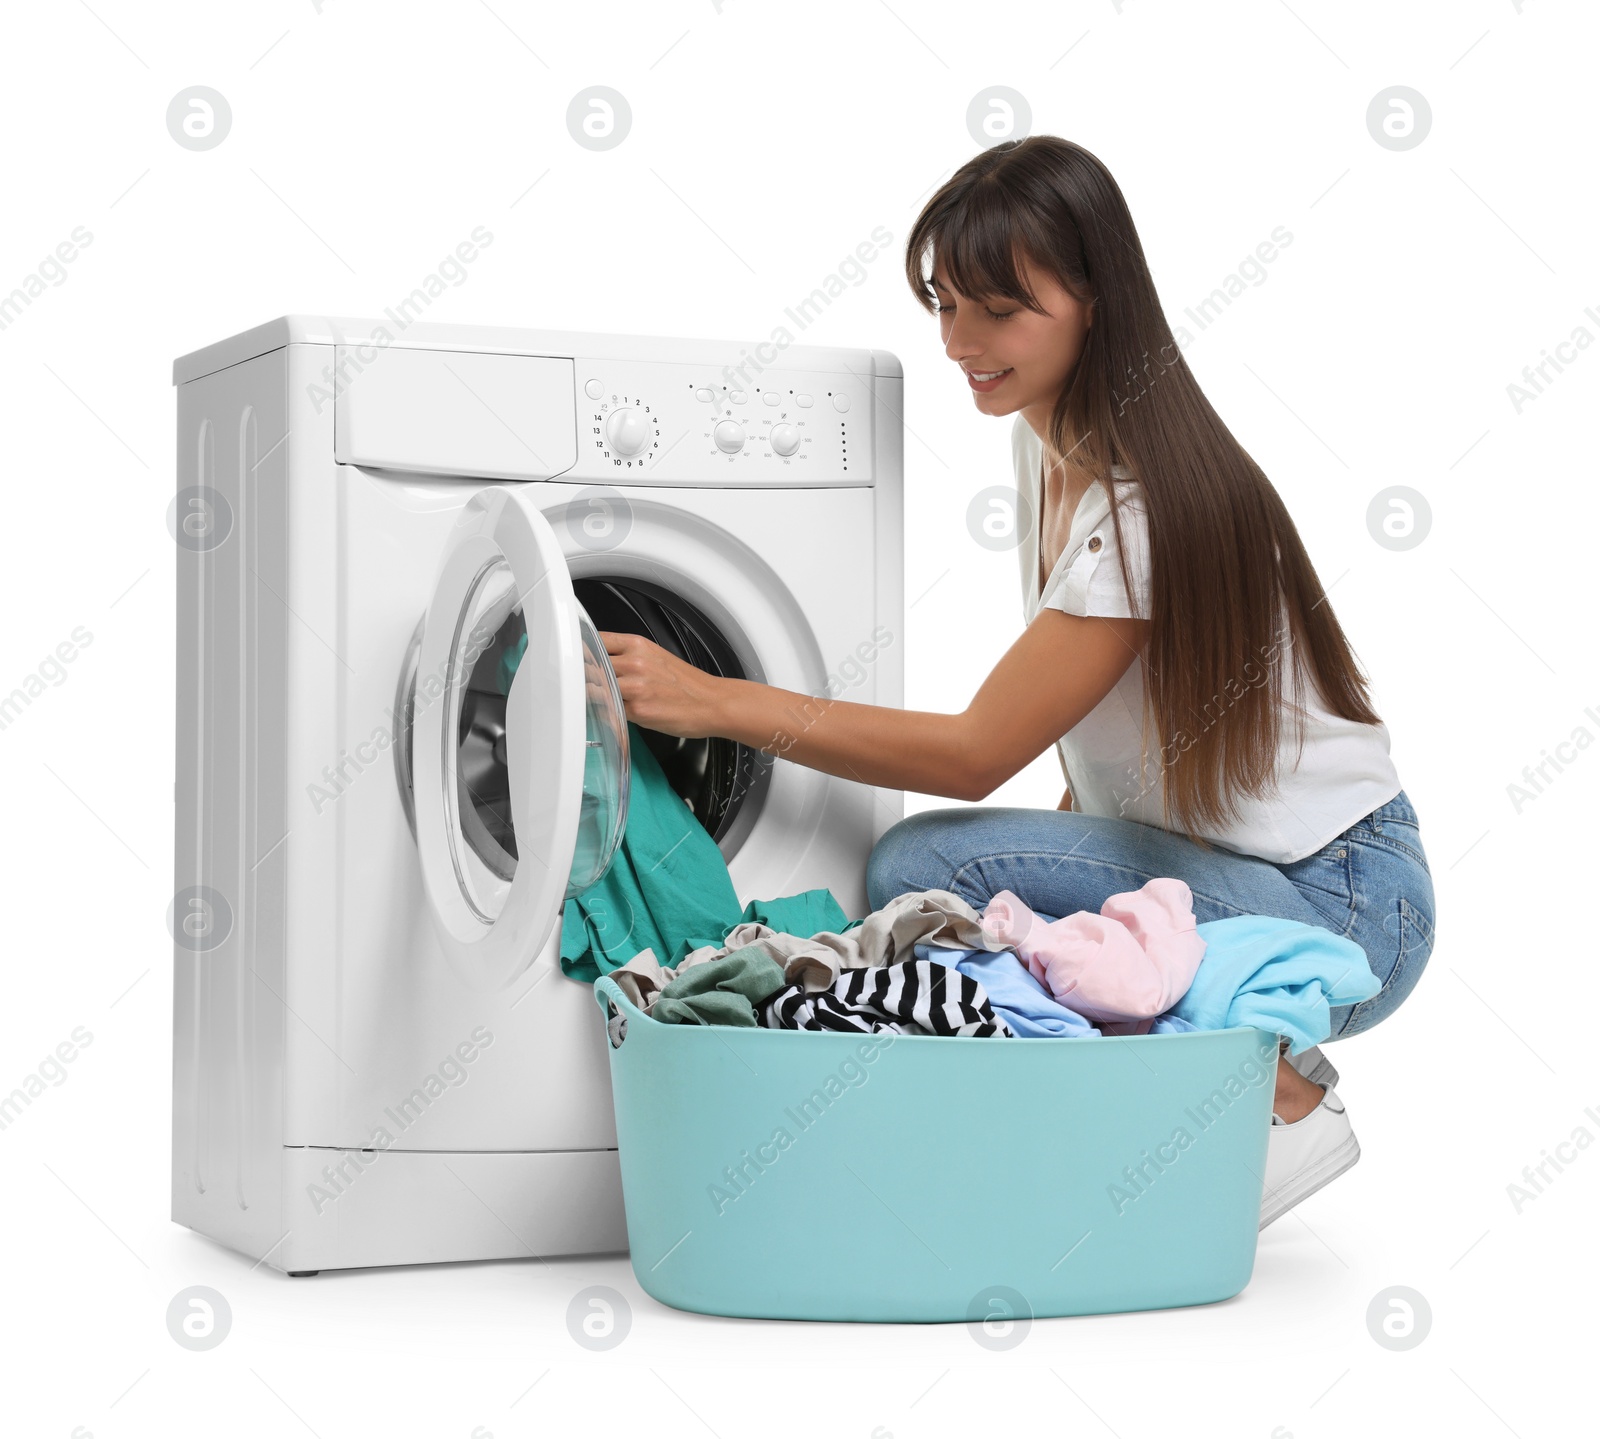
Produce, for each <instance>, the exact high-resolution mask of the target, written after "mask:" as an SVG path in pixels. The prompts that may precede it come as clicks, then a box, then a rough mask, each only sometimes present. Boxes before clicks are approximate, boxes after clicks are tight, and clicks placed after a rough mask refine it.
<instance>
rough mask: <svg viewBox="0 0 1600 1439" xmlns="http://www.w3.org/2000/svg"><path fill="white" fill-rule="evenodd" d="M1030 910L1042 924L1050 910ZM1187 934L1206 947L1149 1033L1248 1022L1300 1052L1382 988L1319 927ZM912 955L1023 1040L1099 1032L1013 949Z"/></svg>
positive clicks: (1287, 925) (1260, 922) (1217, 923)
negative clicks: (932, 964)
mask: <svg viewBox="0 0 1600 1439" xmlns="http://www.w3.org/2000/svg"><path fill="white" fill-rule="evenodd" d="M1038 918H1039V919H1040V920H1041V921H1042V922H1043V923H1045V924H1050V923H1052V922H1053V919H1054V916H1052V915H1046V914H1040V915H1039V916H1038ZM1195 933H1196V934H1198V935H1199V936H1200V938H1201V939H1203V940H1205V942H1206V952H1205V957H1204V958H1203V959H1202V960H1201V961H1200V968H1199V969H1198V970H1197V971H1196V972H1195V977H1194V983H1193V984H1191V985H1190V986H1189V990H1188V993H1186V994H1185V995H1184V996H1183V998H1182V999H1180V1000H1179V1001H1178V1002H1177V1004H1175V1005H1174V1006H1173V1007H1172V1008H1171V1009H1170V1010H1168V1011H1167V1013H1165V1014H1163V1015H1161V1016H1160V1017H1159V1018H1157V1019H1156V1021H1155V1023H1154V1024H1152V1025H1151V1026H1150V1030H1149V1033H1151V1034H1185V1033H1187V1032H1189V1031H1190V1030H1194V1029H1233V1028H1235V1027H1237V1026H1239V1025H1254V1026H1256V1027H1257V1028H1260V1029H1265V1030H1267V1031H1268V1032H1269V1033H1271V1034H1282V1035H1286V1036H1288V1039H1289V1052H1290V1053H1291V1054H1299V1053H1301V1052H1302V1051H1303V1050H1307V1049H1309V1048H1310V1047H1311V1046H1312V1045H1313V1044H1320V1043H1322V1041H1323V1040H1325V1039H1327V1038H1328V1030H1329V1011H1330V1009H1331V1007H1332V1006H1334V1005H1338V1004H1358V1003H1360V1002H1361V1001H1363V1000H1367V999H1371V998H1372V996H1373V995H1375V994H1376V993H1377V992H1378V990H1379V989H1380V988H1381V987H1382V985H1381V983H1380V981H1379V979H1378V977H1377V975H1375V974H1374V973H1373V972H1372V970H1371V969H1370V968H1368V966H1367V958H1366V955H1365V954H1364V953H1363V951H1362V949H1361V946H1360V945H1358V944H1356V943H1355V941H1353V940H1349V939H1343V938H1341V937H1340V936H1339V935H1337V934H1334V933H1333V931H1332V930H1328V929H1323V928H1321V927H1320V926H1318V925H1314V924H1301V923H1300V922H1299V921H1298V920H1293V919H1273V918H1272V917H1271V916H1270V915H1264V914H1241V915H1237V916H1235V917H1234V918H1232V919H1214V920H1210V921H1208V922H1207V923H1205V924H1200V925H1196V926H1195ZM916 953H917V957H918V958H919V959H932V960H936V961H938V962H939V963H940V964H948V965H953V966H954V967H955V968H956V969H957V970H959V971H960V972H961V973H962V974H965V975H969V976H970V977H971V978H973V979H976V980H977V981H978V982H979V983H980V984H981V985H982V986H983V987H984V989H985V990H987V991H988V994H989V1003H990V1004H991V1005H992V1006H993V1007H994V1011H995V1013H996V1014H1002V1015H1003V1016H1004V1018H1005V1021H1006V1023H1007V1024H1009V1025H1010V1026H1011V1027H1012V1029H1014V1030H1015V1031H1016V1032H1017V1033H1018V1034H1019V1035H1021V1036H1023V1037H1024V1038H1028V1039H1038V1038H1046V1037H1049V1038H1089V1037H1092V1036H1093V1037H1097V1036H1099V1034H1100V1031H1099V1030H1098V1029H1097V1028H1095V1026H1094V1025H1092V1024H1090V1023H1089V1021H1088V1020H1087V1019H1085V1018H1084V1017H1083V1016H1082V1015H1081V1014H1078V1013H1077V1012H1076V1011H1075V1010H1071V1009H1068V1008H1067V1007H1066V1006H1065V1005H1063V1004H1060V1003H1058V1002H1057V1001H1056V1000H1055V999H1053V998H1052V997H1051V995H1050V992H1049V990H1047V989H1046V988H1045V987H1044V985H1042V984H1041V983H1040V982H1039V981H1038V980H1037V979H1035V978H1034V977H1033V975H1032V974H1030V973H1029V972H1028V969H1027V966H1025V965H1024V964H1023V963H1022V961H1021V960H1020V959H1019V958H1018V957H1017V955H1016V953H1015V951H1013V950H1009V949H997V950H981V949H944V948H941V947H940V946H938V945H932V944H919V945H917V946H916Z"/></svg>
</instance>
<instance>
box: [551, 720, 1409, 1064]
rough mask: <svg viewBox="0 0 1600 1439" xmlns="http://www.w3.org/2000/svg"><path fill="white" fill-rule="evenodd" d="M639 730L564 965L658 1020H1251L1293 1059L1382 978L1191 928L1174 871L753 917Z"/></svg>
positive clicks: (950, 1023)
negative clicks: (615, 841) (600, 866)
mask: <svg viewBox="0 0 1600 1439" xmlns="http://www.w3.org/2000/svg"><path fill="white" fill-rule="evenodd" d="M629 729H630V731H633V730H634V727H633V725H632V724H631V723H630V725H629ZM629 738H630V741H631V743H630V751H631V760H632V767H633V781H632V785H633V788H632V794H631V796H630V800H629V809H628V821H627V826H626V828H625V831H624V834H623V839H622V842H621V844H620V845H619V847H618V850H617V853H616V856H615V858H614V859H613V861H612V864H611V866H610V867H609V868H608V869H607V871H606V873H605V874H604V875H603V876H602V877H601V879H600V880H599V881H598V882H597V883H596V884H594V885H592V886H591V887H590V888H589V889H587V890H585V891H584V892H583V893H581V894H579V895H577V896H575V897H574V898H572V899H569V900H568V901H567V904H566V907H565V909H564V911H563V916H562V934H561V940H562V943H561V966H562V969H563V971H564V972H565V973H566V974H567V975H569V976H570V977H571V978H574V979H579V980H593V979H595V978H597V977H598V976H599V975H601V974H610V975H611V977H612V978H613V979H614V980H615V982H616V983H617V985H618V987H619V988H621V989H622V991H623V993H624V994H626V995H627V997H628V998H629V1000H631V1001H632V1003H633V1004H634V1005H635V1006H637V1007H638V1008H639V1009H641V1010H643V1011H644V1012H645V1013H646V1014H648V1015H649V1016H650V1017H651V1018H653V1019H656V1020H659V1021H662V1022H665V1023H669V1024H713V1025H734V1026H742V1027H746V1028H751V1027H764V1028H768V1029H792V1030H832V1031H846V1032H864V1033H874V1032H890V1033H895V1034H932V1035H953V1036H963V1037H972V1038H1025V1039H1032V1038H1091V1037H1098V1036H1101V1035H1112V1036H1120V1035H1132V1034H1172V1033H1181V1032H1184V1031H1187V1030H1194V1029H1228V1028H1233V1027H1235V1026H1239V1025H1253V1026H1256V1027H1259V1028H1261V1029H1265V1030H1267V1031H1269V1032H1271V1033H1275V1034H1278V1035H1281V1036H1284V1037H1286V1038H1287V1039H1288V1041H1289V1050H1290V1052H1291V1053H1294V1054H1298V1053H1300V1052H1302V1051H1303V1050H1305V1049H1308V1048H1310V1046H1312V1045H1313V1044H1316V1043H1319V1042H1320V1041H1322V1040H1324V1039H1326V1038H1327V1037H1328V1033H1329V1010H1330V1009H1331V1008H1332V1007H1333V1006H1336V1005H1343V1004H1355V1003H1359V1002H1360V1001H1362V1000H1365V999H1370V998H1371V997H1372V996H1373V995H1374V994H1376V993H1377V991H1378V989H1379V987H1380V985H1379V981H1378V979H1377V976H1376V975H1374V974H1373V972H1372V970H1371V968H1370V967H1369V966H1368V964H1367V960H1366V955H1365V954H1364V953H1363V951H1362V949H1361V947H1360V946H1359V945H1358V944H1356V943H1354V942H1353V941H1351V940H1348V939H1345V938H1343V937H1341V936H1339V935H1336V934H1334V933H1333V932H1332V931H1331V930H1326V929H1322V928H1320V927H1318V926H1315V925H1308V924H1301V923H1299V922H1297V921H1295V920H1287V919H1274V918H1272V917H1270V916H1266V915H1238V916H1235V917H1233V918H1230V919H1221V920H1213V921H1210V922H1209V923H1206V924H1196V922H1195V918H1194V910H1193V896H1192V895H1191V893H1190V890H1189V887H1188V885H1186V884H1185V883H1184V882H1183V881H1182V880H1180V879H1175V878H1166V877H1158V878H1155V879H1151V880H1149V881H1148V882H1147V883H1146V884H1145V885H1144V886H1143V887H1142V888H1140V889H1138V890H1133V891H1129V892H1127V893H1123V894H1114V895H1112V896H1111V897H1110V898H1109V899H1107V900H1106V901H1105V903H1104V904H1103V905H1101V907H1100V912H1099V913H1098V914H1093V913H1090V912H1089V911H1087V910H1084V911H1080V912H1079V913H1077V914H1071V915H1066V916H1064V917H1061V918H1057V917H1054V916H1051V915H1046V914H1037V913H1035V912H1034V911H1032V910H1031V909H1029V908H1028V906H1027V905H1026V904H1024V903H1023V901H1022V900H1021V899H1019V898H1018V897H1017V896H1016V895H1014V894H1012V893H1010V892H1009V891H1005V890H1002V891H1001V892H1000V893H998V894H996V895H995V896H994V897H993V898H992V899H990V900H989V901H988V903H987V904H986V905H985V907H984V910H983V912H982V913H981V914H980V913H979V912H977V911H976V910H975V909H974V908H973V907H972V906H971V905H970V904H968V903H967V902H966V901H965V900H964V899H962V898H961V897H960V896H958V895H955V894H951V893H949V892H947V891H944V890H936V889H930V890H921V891H914V892H911V893H908V894H902V895H900V896H898V897H897V898H895V899H893V900H891V901H890V902H889V903H888V904H886V905H885V906H884V907H883V908H881V909H878V910H875V911H874V912H873V913H871V914H869V915H867V916H866V917H865V918H863V919H858V920H848V921H847V920H846V918H845V915H844V911H843V910H842V909H841V908H840V907H839V904H838V902H837V901H836V900H835V899H834V897H833V895H832V894H831V893H829V891H827V890H826V889H814V890H807V891H805V892H804V893H803V894H797V895H791V896H787V897H785V898H782V899H775V900H767V901H752V902H751V903H750V904H748V905H745V906H743V907H742V908H741V906H740V905H739V901H738V897H737V895H736V894H735V892H734V889H733V884H732V881H731V880H730V878H729V876H728V871H727V866H726V864H725V862H724V861H723V858H722V853H721V851H720V850H719V849H718V847H717V845H716V843H715V841H714V840H712V838H711V836H710V835H709V834H708V833H707V832H706V830H705V828H704V826H702V825H701V824H700V823H699V821H698V820H697V819H696V818H695V817H694V815H693V814H692V813H690V812H689V810H688V808H687V806H686V805H685V804H684V803H683V801H682V800H681V799H680V798H679V796H678V795H677V793H676V792H675V791H674V790H673V789H672V788H671V786H670V785H669V784H668V782H667V780H666V778H665V775H664V774H663V773H662V771H661V769H660V766H659V765H657V764H656V762H655V759H654V757H653V756H652V755H651V753H650V751H649V749H648V747H647V746H646V745H645V744H644V742H643V741H642V739H640V737H639V736H638V734H637V733H636V732H633V733H630V736H629Z"/></svg>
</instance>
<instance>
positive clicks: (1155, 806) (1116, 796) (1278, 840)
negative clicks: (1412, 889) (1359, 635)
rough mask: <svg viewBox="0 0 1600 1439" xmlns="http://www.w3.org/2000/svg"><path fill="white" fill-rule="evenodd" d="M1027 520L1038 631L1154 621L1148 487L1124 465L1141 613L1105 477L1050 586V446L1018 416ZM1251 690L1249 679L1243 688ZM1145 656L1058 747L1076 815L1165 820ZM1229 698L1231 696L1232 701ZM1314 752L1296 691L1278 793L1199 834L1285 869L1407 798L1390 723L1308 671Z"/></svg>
mask: <svg viewBox="0 0 1600 1439" xmlns="http://www.w3.org/2000/svg"><path fill="white" fill-rule="evenodd" d="M1011 452H1012V459H1013V462H1014V464H1015V467H1016V477H1017V493H1018V496H1019V498H1020V500H1021V502H1022V505H1021V507H1020V508H1019V523H1030V521H1031V524H1030V528H1029V529H1028V532H1027V533H1026V534H1025V535H1024V536H1023V538H1022V542H1021V543H1020V544H1019V545H1018V547H1017V553H1018V555H1019V557H1020V559H1021V562H1022V608H1023V615H1024V617H1025V619H1026V621H1027V623H1029V624H1032V623H1033V620H1034V618H1035V617H1036V616H1037V615H1038V613H1039V611H1040V610H1041V609H1057V610H1061V611H1063V612H1064V613H1066V614H1069V615H1106V616H1109V617H1119V618H1124V619H1148V618H1149V617H1150V553H1149V533H1148V525H1147V521H1146V516H1145V510H1144V504H1143V492H1142V489H1141V487H1140V485H1139V484H1138V482H1137V481H1135V480H1132V479H1129V478H1127V472H1126V471H1125V470H1124V469H1122V468H1121V467H1120V466H1118V467H1117V468H1116V469H1115V470H1113V472H1112V481H1113V483H1115V485H1116V487H1117V502H1118V518H1119V519H1120V520H1121V522H1122V530H1123V536H1124V538H1125V539H1126V541H1127V551H1128V570H1129V578H1130V580H1131V582H1132V586H1133V598H1134V603H1133V606H1132V607H1131V608H1130V606H1129V603H1128V592H1127V590H1126V589H1125V588H1124V586H1123V581H1122V570H1121V566H1120V564H1119V562H1118V558H1117V535H1116V530H1115V528H1114V527H1113V525H1112V523H1111V501H1110V496H1109V495H1108V494H1107V492H1106V486H1105V484H1104V483H1103V482H1102V481H1100V480H1096V481H1095V482H1094V483H1093V484H1091V485H1090V486H1089V488H1088V489H1087V490H1086V491H1085V492H1084V494H1083V498H1082V499H1080V500H1079V502H1078V508H1077V512H1076V513H1075V514H1074V516H1073V519H1072V527H1071V532H1070V534H1069V535H1068V538H1067V543H1066V548H1065V549H1063V550H1062V552H1061V557H1060V559H1058V560H1057V561H1056V565H1055V568H1054V570H1052V571H1051V573H1050V575H1049V578H1048V579H1047V580H1046V582H1045V585H1044V589H1043V590H1042V591H1041V590H1040V588H1039V561H1040V550H1039V544H1040V538H1041V534H1042V527H1041V525H1040V522H1039V519H1040V489H1041V480H1042V464H1043V455H1044V446H1043V443H1042V442H1041V441H1040V439H1039V437H1038V435H1036V434H1035V433H1034V431H1033V427H1032V426H1031V425H1030V424H1029V423H1028V422H1027V420H1026V419H1024V418H1023V416H1022V415H1020V414H1019V415H1018V416H1017V418H1016V422H1015V424H1014V426H1013V427H1012V431H1011ZM1293 654H1294V650H1293V640H1292V637H1291V638H1290V640H1289V641H1288V643H1287V644H1286V645H1285V646H1284V648H1283V649H1282V650H1281V651H1280V657H1279V663H1280V665H1282V664H1284V663H1286V662H1287V661H1288V660H1289V659H1292V658H1293ZM1243 683H1245V680H1244V679H1243V678H1241V681H1240V684H1241V685H1242V684H1243ZM1144 689H1145V685H1144V661H1143V659H1141V658H1137V657H1136V658H1135V659H1134V661H1133V663H1132V664H1131V665H1130V666H1129V667H1128V669H1127V672H1126V673H1125V674H1124V675H1123V676H1122V678H1121V679H1119V680H1118V681H1117V683H1116V684H1115V685H1114V686H1113V687H1112V689H1111V692H1110V693H1109V694H1107V695H1106V697H1105V698H1104V699H1102V700H1101V701H1100V703H1099V704H1097V705H1096V706H1095V707H1094V709H1092V710H1091V711H1090V712H1089V713H1088V714H1087V715H1085V716H1084V717H1083V719H1081V720H1080V721H1079V722H1078V723H1077V724H1076V725H1074V726H1073V728H1072V729H1071V730H1069V731H1068V732H1067V733H1066V734H1064V735H1063V736H1062V737H1061V738H1060V739H1059V740H1057V742H1056V749H1057V751H1058V753H1059V754H1060V756H1061V767H1062V771H1063V773H1064V774H1065V775H1066V778H1067V785H1068V788H1070V789H1071V791H1072V808H1073V809H1074V810H1075V811H1079V812H1081V813H1083V814H1096V815H1106V816H1110V817H1113V818H1122V819H1130V820H1137V821H1138V822H1140V823H1141V824H1149V825H1156V826H1158V827H1159V826H1161V825H1162V813H1161V800H1162V787H1163V768H1162V765H1161V762H1160V761H1161V747H1162V745H1161V739H1160V737H1159V736H1158V735H1156V734H1155V732H1154V730H1153V729H1152V732H1151V736H1150V745H1149V749H1148V751H1147V752H1144V753H1145V758H1144V763H1143V764H1141V752H1142V747H1141V733H1140V730H1141V721H1142V716H1143V711H1144V698H1145V695H1144ZM1224 699H1226V696H1224ZM1303 700H1304V708H1305V710H1306V718H1305V747H1304V749H1303V750H1302V751H1301V752H1300V755H1299V762H1298V763H1296V759H1295V755H1296V749H1297V743H1298V735H1297V732H1296V724H1295V719H1296V716H1295V712H1294V710H1293V708H1292V704H1293V694H1292V687H1291V688H1290V689H1289V690H1288V692H1286V693H1285V694H1284V697H1283V701H1282V706H1281V717H1280V729H1279V740H1278V767H1277V782H1278V789H1277V793H1276V794H1269V795H1268V796H1265V797H1262V798H1252V797H1249V796H1244V797H1241V799H1240V802H1239V812H1238V818H1237V819H1236V820H1235V821H1233V822H1232V823H1231V824H1229V825H1227V826H1226V827H1224V828H1222V829H1217V830H1211V829H1204V828H1202V829H1199V830H1197V831H1196V833H1198V834H1199V835H1200V836H1201V837H1203V838H1204V839H1206V840H1209V841H1210V842H1211V843H1213V844H1215V845H1218V846H1220V847H1221V848H1223V849H1228V850H1232V851H1234V852H1235V853H1238V854H1249V855H1256V856H1259V857H1260V858H1262V859H1266V860H1271V861H1272V862H1273V863H1274V864H1292V863H1293V862H1294V861H1295V860H1297V859H1304V858H1305V857H1306V856H1307V855H1309V854H1314V853H1315V852H1316V851H1317V850H1319V849H1321V848H1322V847H1323V846H1324V845H1325V844H1327V843H1328V842H1329V841H1330V840H1332V839H1333V838H1335V837H1336V836H1337V835H1339V834H1342V833H1343V832H1344V831H1345V830H1346V829H1348V828H1349V827H1350V826H1351V825H1353V824H1354V823H1355V822H1356V821H1357V820H1358V819H1361V818H1362V817H1363V816H1364V815H1367V814H1370V813H1371V812H1372V811H1373V810H1375V809H1377V808H1378V806H1379V805H1383V804H1387V803H1388V802H1389V801H1390V800H1392V799H1393V798H1394V797H1395V796H1396V795H1397V794H1398V793H1399V792H1400V788H1401V786H1400V776H1399V774H1398V773H1397V772H1396V770H1395V767H1394V763H1393V761H1392V760H1391V759H1390V757H1389V731H1388V729H1387V727H1386V726H1384V725H1383V724H1381V723H1380V724H1375V725H1369V724H1360V723H1358V722H1356V721H1354V720H1347V719H1343V718H1341V717H1340V716H1338V715H1335V714H1333V713H1331V712H1330V711H1329V710H1327V709H1326V708H1324V706H1323V704H1322V696H1321V694H1320V693H1319V691H1318V687H1317V685H1316V683H1315V682H1314V681H1313V680H1312V678H1311V677H1310V676H1309V675H1307V677H1306V683H1305V689H1304V694H1303Z"/></svg>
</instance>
